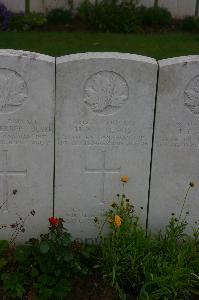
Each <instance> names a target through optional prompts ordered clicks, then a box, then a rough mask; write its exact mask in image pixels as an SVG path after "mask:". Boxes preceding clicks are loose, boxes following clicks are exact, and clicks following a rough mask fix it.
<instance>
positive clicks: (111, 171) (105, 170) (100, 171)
mask: <svg viewBox="0 0 199 300" xmlns="http://www.w3.org/2000/svg"><path fill="white" fill-rule="evenodd" d="M102 154H103V160H102V168H99V169H88V168H85V173H88V174H101V175H102V179H101V202H100V204H101V205H104V203H105V175H106V174H119V173H120V168H115V169H108V168H106V150H102Z"/></svg>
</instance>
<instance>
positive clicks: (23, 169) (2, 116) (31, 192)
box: [0, 50, 55, 241]
mask: <svg viewBox="0 0 199 300" xmlns="http://www.w3.org/2000/svg"><path fill="white" fill-rule="evenodd" d="M54 60H55V59H54V58H52V57H49V56H45V55H40V54H36V53H30V52H24V51H15V50H1V51H0V207H1V209H0V227H2V226H3V225H9V224H14V223H16V222H17V223H18V224H19V226H21V225H24V228H25V232H24V233H21V232H19V235H18V239H17V240H21V241H22V240H25V239H27V238H30V237H32V236H33V237H35V236H38V235H39V234H40V233H42V232H44V231H46V228H47V225H48V218H49V216H51V215H52V213H53V165H54V162H53V157H54V143H53V140H54V137H53V136H54V135H53V126H54V124H53V119H54V118H53V115H54V99H55V97H54V83H55V62H54ZM32 210H34V211H35V216H34V217H33V216H32V215H31V214H30V212H31V211H32ZM28 215H30V216H29V217H28V218H27V216H28ZM26 218H27V219H26ZM23 222H25V223H24V224H23ZM13 227H14V226H13ZM15 229H16V227H15ZM15 229H14V228H12V229H11V228H10V227H9V226H8V227H6V228H4V229H2V230H0V238H1V239H3V238H8V239H9V238H10V237H11V236H12V234H14V235H15Z"/></svg>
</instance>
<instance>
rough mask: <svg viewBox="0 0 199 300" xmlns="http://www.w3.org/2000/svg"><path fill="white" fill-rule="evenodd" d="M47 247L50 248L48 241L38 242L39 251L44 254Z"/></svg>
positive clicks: (47, 249)
mask: <svg viewBox="0 0 199 300" xmlns="http://www.w3.org/2000/svg"><path fill="white" fill-rule="evenodd" d="M49 249H50V245H49V243H48V242H47V241H43V242H41V244H40V252H41V253H42V254H46V253H47V252H48V251H49Z"/></svg>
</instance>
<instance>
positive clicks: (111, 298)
mask: <svg viewBox="0 0 199 300" xmlns="http://www.w3.org/2000/svg"><path fill="white" fill-rule="evenodd" d="M77 299H78V300H117V299H118V298H117V297H116V294H115V292H114V290H113V289H112V288H111V287H109V286H108V285H107V284H105V283H104V282H103V281H102V279H100V278H99V275H98V274H95V273H92V274H89V275H88V276H87V277H86V278H84V279H82V280H79V281H77V282H76V283H75V285H74V288H73V291H72V293H71V296H70V297H69V298H68V297H67V300H77Z"/></svg>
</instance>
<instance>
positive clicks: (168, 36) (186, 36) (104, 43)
mask: <svg viewBox="0 0 199 300" xmlns="http://www.w3.org/2000/svg"><path fill="white" fill-rule="evenodd" d="M0 48H4V49H5V48H7V49H8V48H9V49H11V48H12V49H23V50H29V51H36V52H40V53H44V54H49V55H52V56H61V55H65V54H70V53H78V52H88V51H100V52H101V51H113V52H114V51H118V52H128V53H136V54H141V55H147V56H151V57H154V58H156V59H162V58H168V57H174V56H181V55H190V54H199V34H193V33H183V32H175V33H172V32H170V33H163V34H160V33H153V34H113V33H91V32H0Z"/></svg>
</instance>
